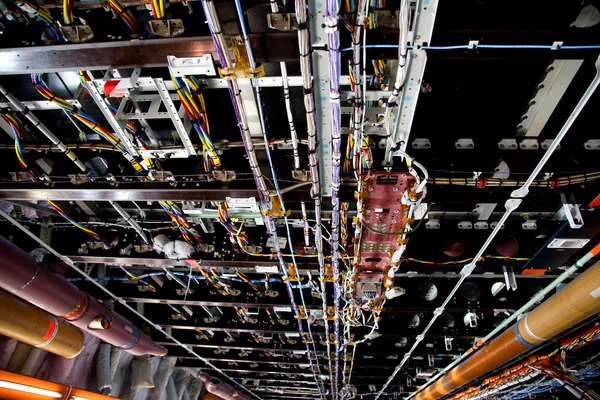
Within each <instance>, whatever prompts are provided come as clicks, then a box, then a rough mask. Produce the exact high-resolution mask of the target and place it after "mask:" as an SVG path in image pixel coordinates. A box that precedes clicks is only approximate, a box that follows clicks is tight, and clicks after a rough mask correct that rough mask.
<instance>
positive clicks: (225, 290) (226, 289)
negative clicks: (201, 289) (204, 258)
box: [198, 266, 232, 296]
mask: <svg viewBox="0 0 600 400" xmlns="http://www.w3.org/2000/svg"><path fill="white" fill-rule="evenodd" d="M198 270H199V271H200V273H201V274H202V275H204V277H205V278H206V280H207V281H208V282H210V284H211V285H213V286H214V287H215V289H217V291H218V292H219V293H221V294H222V295H223V296H227V295H229V293H230V291H231V288H232V287H231V284H229V283H227V282H224V281H222V280H221V279H220V278H219V275H218V274H217V272H216V271H215V270H214V268H211V270H210V272H209V271H207V270H206V268H203V267H201V266H198Z"/></svg>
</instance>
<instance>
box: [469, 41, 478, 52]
mask: <svg viewBox="0 0 600 400" xmlns="http://www.w3.org/2000/svg"><path fill="white" fill-rule="evenodd" d="M477 46H479V40H469V44H468V46H467V47H468V48H469V49H471V50H474V49H476V48H477Z"/></svg>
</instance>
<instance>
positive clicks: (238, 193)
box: [0, 185, 311, 201]
mask: <svg viewBox="0 0 600 400" xmlns="http://www.w3.org/2000/svg"><path fill="white" fill-rule="evenodd" d="M144 187H145V189H100V188H99V189H94V188H86V189H82V188H68V189H55V188H49V189H12V188H10V189H7V188H3V189H0V200H57V201H60V200H66V201H78V200H96V201H109V200H114V201H159V200H171V201H192V200H194V201H201V200H206V201H224V200H226V197H233V198H248V197H258V191H257V190H256V188H254V189H249V188H248V189H246V188H244V189H234V188H230V189H224V188H221V187H214V188H211V189H208V188H207V189H192V188H185V189H183V190H174V189H173V187H168V188H165V187H164V186H162V187H155V186H153V185H145V186H144ZM284 189H285V188H284ZM302 189H303V188H301V189H298V190H294V191H293V192H289V193H288V194H286V195H284V199H285V200H286V201H310V199H311V197H310V194H309V193H308V191H307V190H302Z"/></svg>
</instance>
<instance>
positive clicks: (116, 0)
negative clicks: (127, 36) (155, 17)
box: [108, 0, 154, 33]
mask: <svg viewBox="0 0 600 400" xmlns="http://www.w3.org/2000/svg"><path fill="white" fill-rule="evenodd" d="M153 3H154V2H153ZM108 5H109V7H110V8H111V9H113V11H114V12H115V13H116V14H117V15H118V16H119V17H121V19H122V20H123V21H124V22H125V23H126V24H127V27H128V28H129V30H130V31H131V33H135V32H136V31H137V30H138V28H139V26H140V23H139V21H138V20H136V19H135V17H134V16H133V15H132V14H131V11H129V10H128V9H127V8H126V7H125V6H123V3H121V1H120V0H108Z"/></svg>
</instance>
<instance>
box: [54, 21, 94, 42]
mask: <svg viewBox="0 0 600 400" xmlns="http://www.w3.org/2000/svg"><path fill="white" fill-rule="evenodd" d="M60 32H61V33H62V35H63V37H64V38H65V40H66V41H67V42H73V43H83V42H87V41H89V40H92V39H93V38H94V32H92V28H90V27H89V25H73V26H61V27H60Z"/></svg>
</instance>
